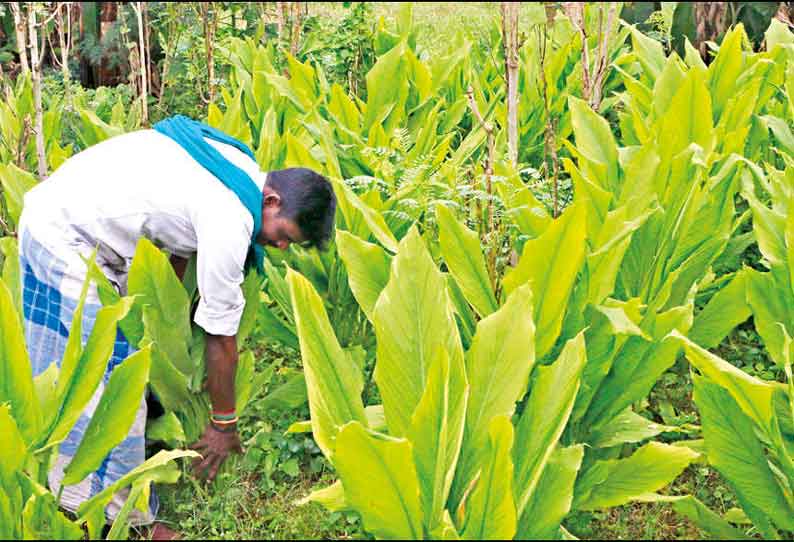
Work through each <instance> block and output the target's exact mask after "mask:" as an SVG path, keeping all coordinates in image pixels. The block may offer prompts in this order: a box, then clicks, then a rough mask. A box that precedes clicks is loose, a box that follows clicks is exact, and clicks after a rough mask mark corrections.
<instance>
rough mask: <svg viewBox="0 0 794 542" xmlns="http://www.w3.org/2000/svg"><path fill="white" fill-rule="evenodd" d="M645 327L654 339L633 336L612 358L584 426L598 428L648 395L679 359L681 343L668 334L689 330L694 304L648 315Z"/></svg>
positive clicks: (643, 326)
mask: <svg viewBox="0 0 794 542" xmlns="http://www.w3.org/2000/svg"><path fill="white" fill-rule="evenodd" d="M646 320H647V321H646V322H643V324H642V325H641V328H643V329H648V330H650V335H651V337H652V338H653V341H652V342H648V341H647V340H646V339H644V338H642V337H637V336H630V337H629V338H628V340H627V341H626V342H625V344H624V345H623V346H622V348H621V349H620V351H619V352H618V353H617V354H616V357H615V359H614V360H613V361H612V366H611V369H610V371H609V374H608V375H607V376H606V378H604V380H603V382H602V383H601V386H600V388H599V390H598V391H597V392H596V394H595V396H594V397H593V401H592V403H591V404H590V407H589V409H588V411H587V414H586V415H585V417H584V426H585V427H588V428H590V429H592V430H597V429H599V428H601V427H602V426H603V425H605V424H607V423H609V422H610V421H611V420H612V419H613V418H615V417H616V416H617V415H619V414H620V413H621V412H623V411H624V410H625V409H626V407H628V406H630V405H632V404H633V403H634V402H635V401H639V400H641V399H643V398H644V397H647V396H648V393H649V392H650V391H651V388H653V386H654V384H655V383H656V381H657V380H658V379H659V377H661V375H662V374H663V373H664V372H665V371H666V370H667V369H669V368H670V367H671V366H672V365H673V363H675V360H676V357H677V355H678V353H679V351H680V344H679V343H678V342H677V341H676V340H674V339H673V338H672V337H667V334H668V333H670V332H671V331H672V330H674V329H677V330H680V331H682V332H686V331H688V330H689V328H690V327H691V325H692V304H691V301H690V303H689V304H687V305H684V306H681V307H675V308H673V309H670V310H669V311H667V312H664V313H661V314H651V315H650V316H648V315H646Z"/></svg>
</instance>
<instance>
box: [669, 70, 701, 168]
mask: <svg viewBox="0 0 794 542" xmlns="http://www.w3.org/2000/svg"><path fill="white" fill-rule="evenodd" d="M660 130H661V131H660V134H659V147H660V150H661V152H662V155H663V156H675V155H677V154H678V153H679V152H681V151H683V150H684V149H686V148H687V147H688V146H689V145H690V144H691V143H697V144H698V145H700V146H701V147H702V148H703V149H705V150H706V151H708V150H710V149H711V148H712V146H713V144H714V128H713V122H712V117H711V95H710V94H709V90H708V87H707V86H706V75H705V73H704V72H703V70H700V69H698V68H692V69H690V70H689V71H688V72H687V74H686V77H685V78H684V79H683V81H682V82H681V84H680V85H679V86H678V88H677V91H676V93H675V95H674V96H673V98H672V100H671V101H670V105H669V107H668V108H667V112H666V113H665V115H664V117H663V118H662V120H661V121H660Z"/></svg>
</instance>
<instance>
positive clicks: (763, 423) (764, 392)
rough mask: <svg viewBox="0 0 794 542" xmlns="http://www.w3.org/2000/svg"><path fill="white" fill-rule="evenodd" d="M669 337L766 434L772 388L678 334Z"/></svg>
mask: <svg viewBox="0 0 794 542" xmlns="http://www.w3.org/2000/svg"><path fill="white" fill-rule="evenodd" d="M671 338H672V339H674V340H677V341H678V342H680V344H682V345H683V347H684V351H685V353H686V357H687V359H688V360H689V362H690V363H691V364H692V365H694V366H695V367H696V368H697V370H698V371H700V372H701V373H702V374H703V375H704V376H706V377H707V378H708V379H709V380H711V381H713V382H714V383H715V384H718V385H719V386H721V387H723V388H724V389H725V390H726V391H727V392H728V393H729V394H730V395H731V397H733V399H734V400H735V401H736V403H737V404H738V405H739V407H740V408H741V409H742V412H744V413H745V414H746V415H747V416H749V417H750V419H752V420H753V421H755V422H756V423H757V424H758V425H759V426H760V427H761V428H762V429H763V430H764V431H767V432H768V434H771V433H772V424H773V422H774V419H775V410H774V402H773V397H774V393H775V387H774V386H773V385H772V384H770V383H767V382H764V381H763V380H760V379H758V378H755V377H752V376H750V375H748V374H747V373H745V372H744V371H742V370H741V369H739V368H738V367H736V366H734V365H731V364H730V363H728V362H727V361H725V360H723V359H721V358H719V357H717V356H715V355H714V354H712V353H711V352H709V351H707V350H704V349H703V348H701V347H699V346H698V345H696V344H695V343H693V342H692V341H691V340H689V339H688V338H686V337H684V336H683V335H681V334H680V333H678V332H673V333H671Z"/></svg>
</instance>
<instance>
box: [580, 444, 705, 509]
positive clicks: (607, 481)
mask: <svg viewBox="0 0 794 542" xmlns="http://www.w3.org/2000/svg"><path fill="white" fill-rule="evenodd" d="M698 456H699V454H698V453H696V452H693V451H692V450H690V449H689V448H685V447H679V446H670V445H668V444H662V443H660V442H650V443H648V444H646V445H645V446H643V447H642V448H640V449H639V450H637V451H636V452H634V453H633V454H632V455H631V456H629V457H627V458H626V459H611V460H607V461H596V463H595V464H593V465H592V466H591V467H590V468H589V469H587V470H586V471H584V472H583V473H582V475H581V476H580V477H579V479H578V480H577V483H576V492H575V494H576V497H575V500H574V508H575V509H577V510H598V509H602V508H607V507H610V506H620V505H622V504H626V503H627V502H630V501H632V500H633V499H635V498H636V497H638V496H642V495H644V494H647V493H652V492H654V491H657V490H658V489H661V488H663V487H664V486H666V485H667V484H669V483H670V482H671V481H672V480H673V479H674V478H675V477H676V476H678V475H679V474H681V472H682V471H683V470H684V469H685V468H686V467H687V466H688V465H689V464H690V463H691V462H692V461H694V460H695V459H696V458H697V457H698Z"/></svg>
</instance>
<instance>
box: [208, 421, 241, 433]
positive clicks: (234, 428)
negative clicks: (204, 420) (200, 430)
mask: <svg viewBox="0 0 794 542" xmlns="http://www.w3.org/2000/svg"><path fill="white" fill-rule="evenodd" d="M210 427H212V429H213V430H214V431H217V432H218V433H233V432H235V431H237V426H235V425H230V426H228V427H218V426H217V425H215V422H210Z"/></svg>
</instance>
